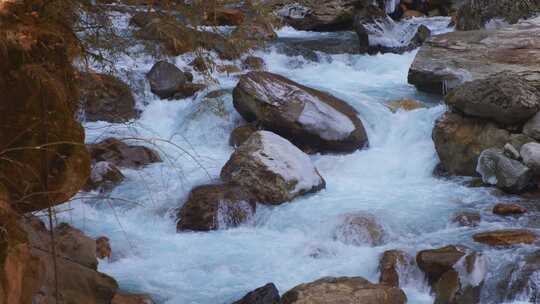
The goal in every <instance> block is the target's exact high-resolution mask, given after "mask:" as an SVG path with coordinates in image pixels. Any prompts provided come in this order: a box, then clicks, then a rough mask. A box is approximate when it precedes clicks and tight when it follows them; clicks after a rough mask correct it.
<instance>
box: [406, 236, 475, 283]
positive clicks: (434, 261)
mask: <svg viewBox="0 0 540 304" xmlns="http://www.w3.org/2000/svg"><path fill="white" fill-rule="evenodd" d="M465 254H466V253H465V250H464V249H463V248H461V247H457V246H454V245H449V246H446V247H441V248H437V249H428V250H422V251H420V252H418V254H417V255H416V264H418V267H419V268H420V269H421V270H422V271H423V272H424V274H425V275H426V277H427V278H428V281H429V282H430V284H431V285H433V284H434V283H436V282H437V281H438V280H439V279H440V278H441V276H442V275H443V274H444V273H446V272H447V271H449V270H452V269H453V266H454V264H456V263H457V261H459V260H460V259H461V258H462V257H464V256H465Z"/></svg>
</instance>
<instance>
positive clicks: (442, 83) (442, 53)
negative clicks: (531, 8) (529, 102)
mask: <svg viewBox="0 0 540 304" xmlns="http://www.w3.org/2000/svg"><path fill="white" fill-rule="evenodd" d="M500 71H509V72H512V73H516V74H518V75H520V76H522V77H524V78H525V79H526V80H527V81H529V82H531V84H532V85H533V86H535V87H537V88H538V87H540V73H538V71H540V17H537V18H534V19H529V20H523V21H521V22H519V23H518V24H515V25H513V26H508V27H505V28H502V29H498V30H476V31H466V32H463V31H457V32H452V33H447V34H443V35H439V36H434V37H432V38H430V39H428V40H427V41H426V42H425V43H424V45H423V46H422V47H421V48H420V51H419V52H418V54H417V55H416V58H415V59H414V61H413V63H412V66H411V68H410V70H409V77H408V79H409V83H411V84H414V85H415V86H416V87H417V88H418V89H419V90H422V91H427V92H433V93H437V94H443V93H446V92H448V91H449V90H450V89H452V88H455V87H457V86H458V85H460V84H462V83H464V82H466V81H471V80H475V79H481V78H485V77H487V76H489V75H492V74H495V73H498V72H500Z"/></svg>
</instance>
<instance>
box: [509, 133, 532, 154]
mask: <svg viewBox="0 0 540 304" xmlns="http://www.w3.org/2000/svg"><path fill="white" fill-rule="evenodd" d="M531 142H536V141H535V140H534V138H532V137H529V136H527V135H525V134H521V133H519V134H511V135H510V140H509V143H510V144H511V145H512V146H514V148H516V150H518V151H520V150H521V147H522V146H523V145H524V144H528V143H531Z"/></svg>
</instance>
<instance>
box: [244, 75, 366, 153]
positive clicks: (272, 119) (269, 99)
mask: <svg viewBox="0 0 540 304" xmlns="http://www.w3.org/2000/svg"><path fill="white" fill-rule="evenodd" d="M233 97H234V107H235V108H236V110H237V111H238V112H239V113H240V114H241V115H242V116H243V117H244V119H246V120H247V121H248V122H252V121H258V122H259V123H260V125H261V126H262V127H263V128H265V129H268V130H270V131H273V132H275V133H277V134H279V135H281V136H283V137H285V138H287V139H289V140H290V141H291V142H293V143H294V144H295V145H297V146H299V147H300V148H302V149H306V150H309V151H320V152H352V151H355V150H357V149H360V148H363V147H365V146H367V144H368V139H367V135H366V132H365V130H364V126H363V125H362V122H361V121H360V119H359V118H358V113H357V112H356V110H355V109H354V108H353V107H351V106H350V105H348V104H347V103H346V102H344V101H343V100H341V99H338V98H336V97H334V96H332V95H330V94H328V93H325V92H321V91H318V90H315V89H311V88H308V87H305V86H303V85H301V84H298V83H296V82H294V81H292V80H289V79H287V78H285V77H283V76H280V75H276V74H272V73H268V72H250V73H248V74H246V75H244V76H242V77H241V78H240V82H239V83H238V85H237V86H236V88H235V89H234V91H233Z"/></svg>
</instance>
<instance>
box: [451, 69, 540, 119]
mask: <svg viewBox="0 0 540 304" xmlns="http://www.w3.org/2000/svg"><path fill="white" fill-rule="evenodd" d="M445 101H446V103H447V104H448V105H450V106H452V107H455V108H457V109H459V110H460V111H461V112H463V113H465V114H466V115H470V116H475V117H481V118H489V119H491V120H493V121H495V122H498V123H501V124H504V125H513V124H521V123H524V122H525V121H527V120H528V119H529V118H531V117H532V116H533V115H534V114H536V113H537V112H538V111H539V110H540V91H538V90H537V89H536V88H535V87H533V86H531V84H530V83H529V82H527V81H526V80H525V79H523V78H522V77H520V76H518V75H516V74H512V73H508V72H501V73H497V74H494V75H490V76H488V77H486V78H483V79H477V80H473V81H470V82H467V83H464V84H462V85H460V86H458V87H457V88H455V89H454V90H452V91H450V93H448V95H446V98H445Z"/></svg>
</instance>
